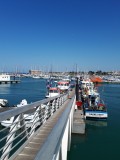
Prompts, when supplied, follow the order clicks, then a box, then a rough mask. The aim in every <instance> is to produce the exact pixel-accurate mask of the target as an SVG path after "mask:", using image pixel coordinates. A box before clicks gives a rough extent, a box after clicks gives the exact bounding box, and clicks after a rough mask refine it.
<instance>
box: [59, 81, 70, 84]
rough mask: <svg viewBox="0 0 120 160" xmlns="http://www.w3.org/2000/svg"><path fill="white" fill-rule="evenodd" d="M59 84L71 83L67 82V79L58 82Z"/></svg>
mask: <svg viewBox="0 0 120 160" xmlns="http://www.w3.org/2000/svg"><path fill="white" fill-rule="evenodd" d="M58 84H69V82H66V81H60V82H58Z"/></svg>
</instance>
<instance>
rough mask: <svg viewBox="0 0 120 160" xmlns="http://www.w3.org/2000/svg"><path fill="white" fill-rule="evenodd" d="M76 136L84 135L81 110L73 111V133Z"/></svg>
mask: <svg viewBox="0 0 120 160" xmlns="http://www.w3.org/2000/svg"><path fill="white" fill-rule="evenodd" d="M72 133H76V134H85V119H84V114H83V110H78V109H77V110H75V112H74V116H73V131H72Z"/></svg>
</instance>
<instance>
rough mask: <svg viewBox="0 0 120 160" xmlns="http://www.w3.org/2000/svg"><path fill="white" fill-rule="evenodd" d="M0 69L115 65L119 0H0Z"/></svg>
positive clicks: (119, 47) (119, 46) (119, 48)
mask: <svg viewBox="0 0 120 160" xmlns="http://www.w3.org/2000/svg"><path fill="white" fill-rule="evenodd" d="M0 57H1V62H0V71H6V70H12V71H14V70H15V68H17V69H18V70H20V71H22V72H23V71H28V70H29V69H41V70H46V71H47V70H49V69H50V66H52V68H53V70H55V71H60V70H61V71H69V70H75V66H76V64H77V66H78V70H82V71H89V70H94V71H96V70H102V71H108V70H120V1H119V0H0Z"/></svg>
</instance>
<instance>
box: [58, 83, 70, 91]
mask: <svg viewBox="0 0 120 160" xmlns="http://www.w3.org/2000/svg"><path fill="white" fill-rule="evenodd" d="M57 85H58V86H57V87H58V88H59V89H60V91H67V90H68V89H69V88H70V83H69V82H68V81H59V82H58V83H57Z"/></svg>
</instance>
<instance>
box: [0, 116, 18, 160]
mask: <svg viewBox="0 0 120 160" xmlns="http://www.w3.org/2000/svg"><path fill="white" fill-rule="evenodd" d="M19 119H20V115H18V116H15V117H14V118H13V122H14V123H15V124H12V125H11V127H10V130H9V134H8V136H7V140H6V144H5V146H4V149H3V153H2V156H1V160H8V159H9V154H10V150H11V148H12V144H13V140H14V137H15V134H16V132H15V131H16V130H17V127H18V125H19V124H18V122H19Z"/></svg>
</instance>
